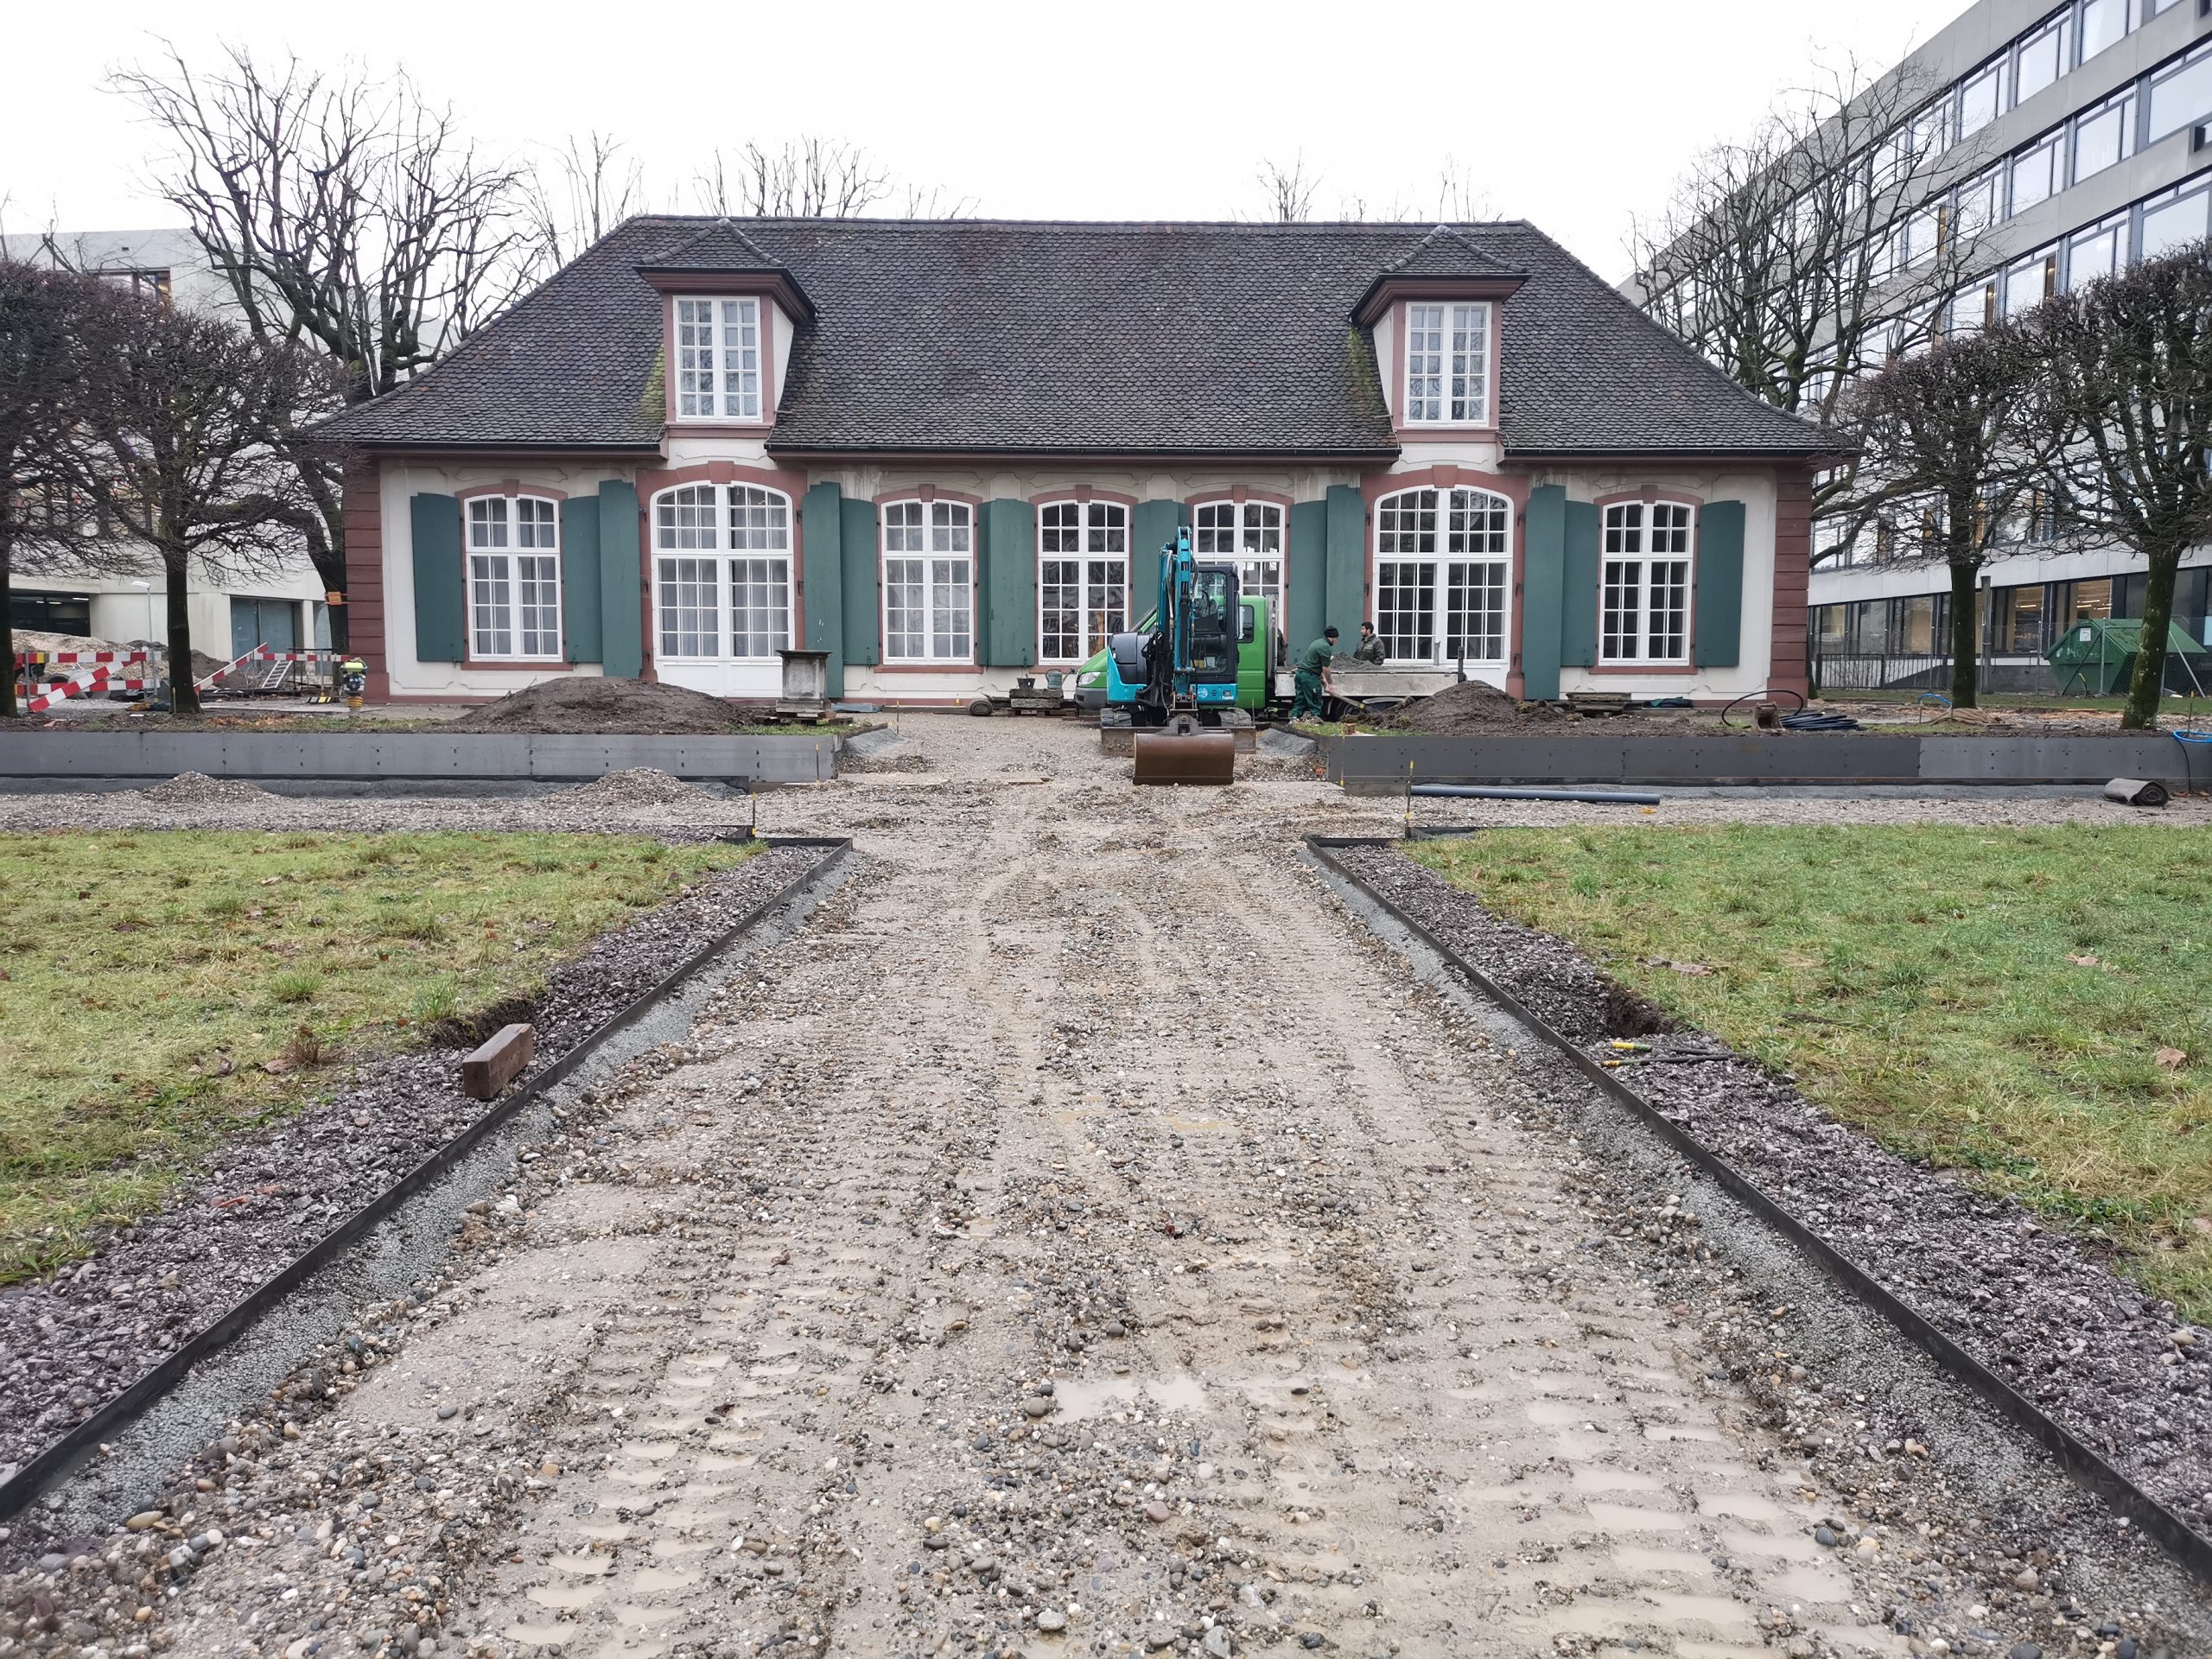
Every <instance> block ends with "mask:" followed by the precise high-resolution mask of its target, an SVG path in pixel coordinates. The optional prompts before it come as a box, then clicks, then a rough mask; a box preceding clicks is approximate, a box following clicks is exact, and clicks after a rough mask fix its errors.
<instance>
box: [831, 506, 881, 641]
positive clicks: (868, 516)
mask: <svg viewBox="0 0 2212 1659" xmlns="http://www.w3.org/2000/svg"><path fill="white" fill-rule="evenodd" d="M839 522H840V524H842V529H843V532H844V554H845V571H844V589H845V661H846V663H847V664H858V663H866V664H869V665H871V666H873V665H874V664H876V663H879V662H880V661H882V660H883V658H882V652H881V651H880V648H879V646H880V629H879V628H878V627H877V626H876V617H877V615H878V613H879V612H880V609H881V607H882V602H883V598H882V589H881V588H880V586H879V583H880V582H881V580H882V573H883V567H882V565H881V564H880V563H879V562H878V560H877V556H876V545H877V544H876V538H875V503H874V502H873V501H848V502H846V503H845V507H844V514H843V517H842V519H841V520H840V521H839Z"/></svg>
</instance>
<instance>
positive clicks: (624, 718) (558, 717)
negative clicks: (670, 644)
mask: <svg viewBox="0 0 2212 1659" xmlns="http://www.w3.org/2000/svg"><path fill="white" fill-rule="evenodd" d="M737 723H738V720H737V710H736V709H734V707H732V706H731V705H730V704H729V703H728V702H724V701H723V700H722V699H721V698H720V697H713V696H708V695H707V694H706V693H705V692H704V691H694V690H690V688H689V687H688V686H681V685H658V684H652V683H648V682H646V681H644V680H609V679H602V678H600V677H596V676H594V677H589V678H563V679H557V680H548V681H546V682H545V683H543V684H542V685H533V686H531V688H530V689H529V690H525V691H516V692H512V693H510V694H509V695H508V696H504V697H501V698H500V699H499V701H498V702H487V703H486V704H485V705H484V706H483V707H482V708H480V709H471V710H470V711H469V712H468V713H467V714H465V715H461V717H460V718H459V719H458V720H452V721H447V722H446V729H447V730H448V731H453V732H553V733H562V734H575V735H577V736H586V737H589V736H614V735H620V734H639V735H643V736H649V737H688V736H701V735H707V734H713V733H715V732H727V731H728V730H729V729H730V728H733V727H734V726H735V725H736V724H737Z"/></svg>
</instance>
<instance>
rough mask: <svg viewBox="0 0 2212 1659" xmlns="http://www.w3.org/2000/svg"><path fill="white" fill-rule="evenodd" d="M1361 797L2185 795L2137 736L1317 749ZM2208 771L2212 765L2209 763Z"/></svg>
mask: <svg viewBox="0 0 2212 1659" xmlns="http://www.w3.org/2000/svg"><path fill="white" fill-rule="evenodd" d="M1316 741H1318V742H1319V745H1320V747H1321V753H1322V756H1323V760H1324V762H1325V766H1326V767H1327V777H1328V780H1329V781H1330V782H1331V783H1332V784H1341V785H1344V788H1345V789H1346V790H1347V791H1351V792H1352V793H1362V792H1376V793H1387V792H1389V791H1391V790H1394V789H1402V788H1404V787H1405V785H1406V784H1407V783H1408V781H1409V780H1410V781H1412V782H1414V783H1422V784H1533V785H1551V784H1600V785H1604V784H1647V785H1648V784H1677V785H1698V786H1701V787H1711V786H1714V785H1761V784H1890V785H1897V784H2101V783H2104V782H2106V781H2107V780H2108V779H2113V778H2145V779H2157V780H2158V781H2159V782H2161V783H2165V784H2169V785H2174V786H2176V787H2178V786H2180V785H2182V783H2183V779H2184V776H2185V768H2184V765H2183V750H2182V746H2181V745H2180V744H2179V743H2177V742H2176V741H2174V740H2173V738H2172V737H2171V736H2170V735H2168V734H2164V733H2160V734H2156V735H2151V734H2145V735H2143V736H2137V737H2001V736H1999V737H1921V736H1916V735H1913V734H1910V733H1906V734H1896V735H1892V734H1889V733H1885V732H1822V733H1813V734H1782V735H1779V736H1775V735H1764V734H1751V733H1746V734H1743V735H1741V736H1729V737H1665V736H1657V735H1649V736H1642V737H1598V736H1592V737H1583V736H1573V737H1567V736H1550V735H1546V736H1541V737H1539V736H1529V737H1420V736H1403V737H1400V736H1369V735H1363V734H1355V735H1350V736H1334V737H1323V738H1319V739H1317V740H1316ZM2196 770H2197V771H2198V772H2204V771H2205V770H2206V767H2205V766H2203V765H2202V763H2200V764H2199V766H2197V768H2196Z"/></svg>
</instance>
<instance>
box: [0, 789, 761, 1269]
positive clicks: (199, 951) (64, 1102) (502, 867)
mask: <svg viewBox="0 0 2212 1659" xmlns="http://www.w3.org/2000/svg"><path fill="white" fill-rule="evenodd" d="M747 855H748V850H747V849H742V848H737V847H731V846H727V845H721V844H716V845H709V846H696V847H671V846H668V845H666V844H664V843H663V842H658V841H654V840H649V839H644V838H638V837H631V836H558V835H463V834H450V835H424V836H397V835H395V836H347V835H302V834H291V835H255V834H232V833H219V832H203V831H199V830H158V831H143V832H138V833H135V834H131V835H128V836H118V837H109V838H102V837H99V836H86V835H78V834H69V835H51V836H22V835H17V836H0V909H4V911H5V913H6V914H7V916H8V918H9V923H10V926H9V941H8V948H7V950H6V951H5V953H4V954H0V969H5V975H4V977H0V1284H4V1283H9V1282H12V1281H16V1280H19V1279H22V1278H25V1277H28V1276H29V1275H32V1274H37V1273H41V1272H43V1271H46V1270H48V1269H49V1268H53V1267H54V1266H57V1265H58V1264H60V1262H65V1261H67V1260H68V1259H70V1258H71V1257H72V1256H73V1255H78V1254H79V1253H81V1252H82V1251H83V1249H85V1248H86V1244H87V1243H88V1241H89V1239H90V1237H91V1236H92V1232H93V1230H95V1229H97V1228H98V1227H99V1226H100V1225H101V1224H108V1223H113V1222H118V1221H122V1220H124V1219H127V1218H129V1217H131V1216H134V1215H137V1214H142V1213H143V1212H144V1211H147V1210H148V1209H149V1208H151V1207H153V1206H154V1205H156V1204H158V1203H159V1202H160V1201H161V1198H162V1195H163V1194H164V1193H165V1192H167V1191H168V1188H169V1187H170V1185H173V1184H174V1183H175V1181H176V1180H177V1179H180V1178H181V1175H182V1174H183V1173H185V1172H186V1171H187V1170H188V1168H189V1167H190V1166H191V1160H193V1158H194V1156H195V1155H196V1154H200V1153H202V1152H204V1151H205V1150H206V1149H207V1147H210V1146H211V1145H213V1143H214V1142H215V1141H217V1140H218V1139H219V1138H220V1137H221V1136H222V1135H224V1134H225V1133H226V1132H227V1131H230V1130H233V1129H237V1128H243V1127H249V1126H251V1125H253V1124H257V1123H260V1122H266V1121H268V1120H270V1118H272V1117H276V1116H282V1115H283V1114H284V1113H286V1112H288V1111H289V1110H291V1109H294V1108H296V1106H297V1105H298V1103H300V1101H301V1099H302V1096H303V1095H307V1094H311V1093H312V1092H314V1091H315V1090H316V1089H318V1088H319V1087H322V1086H325V1085H323V1084H321V1083H319V1082H318V1080H317V1079H316V1078H315V1077H314V1075H313V1073H314V1071H315V1068H316V1067H318V1066H321V1065H329V1064H331V1063H332V1062H334V1061H335V1060H338V1059H340V1058H349V1059H358V1058H366V1057H370V1056H374V1055H377V1054H380V1053H385V1052H391V1051H392V1050H394V1049H397V1048H400V1047H403V1046H408V1045H410V1044H412V1043H416V1042H418V1041H420V1040H422V1028H423V1027H430V1026H435V1025H436V1024H437V1022H439V1021H441V1020H451V1019H453V1018H454V1017H456V1016H461V1015H467V1014H474V1012H475V1011H476V1010H479V1009H481V1008H484V1007H487V1006H489V1005H490V1004H492V1003H493V1002H496V1001H500V1000H502V999H504V998H508V997H514V996H525V997H526V996H530V995H534V994H535V993H536V992H537V990H538V989H539V988H541V987H542V986H543V982H544V978H545V975H546V972H547V970H548V969H550V968H551V967H552V966H554V965H555V964H556V963H558V962H560V961H562V960H563V959H565V958H567V957H570V956H572V955H574V954H575V951H576V950H578V949H580V948H581V947H582V945H583V944H585V943H586V942H587V941H588V940H589V939H590V938H592V937H593V936H594V935H595V934H598V933H600V932H602V931H605V930H606V929H607V928H608V927H610V926H613V925H616V924H618V923H620V922H621V921H622V920H623V919H624V918H626V917H628V916H630V915H632V914H634V913H635V912H638V911H639V910H642V909H645V908H647V907H649V906H654V905H658V904H659V903H661V902H662V901H663V900H664V899H667V898H668V897H669V896H671V894H672V893H676V892H677V891H678V890H680V889H682V888H683V887H688V886H690V885H691V884H692V883H693V882H695V881H696V880H699V879H700V878H701V877H702V876H703V875H705V874H708V873H709V872H710V871H712V870H714V869H716V868H721V867H724V866H728V865H731V864H736V863H741V862H742V861H744V859H745V858H746V857H747Z"/></svg>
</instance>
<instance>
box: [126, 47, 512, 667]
mask: <svg viewBox="0 0 2212 1659" xmlns="http://www.w3.org/2000/svg"><path fill="white" fill-rule="evenodd" d="M115 85H116V86H117V87H118V90H120V91H122V92H126V93H128V94H129V95H130V96H131V97H132V98H133V99H136V100H137V103H138V104H139V105H140V106H141V107H142V108H143V109H144V110H145V111H146V112H147V114H148V116H149V117H150V118H151V119H152V121H153V123H154V124H155V125H156V127H157V128H158V129H160V130H161V131H162V134H163V136H164V137H166V138H167V139H168V143H169V145H170V155H169V157H168V161H167V162H165V163H164V164H163V167H162V171H161V172H160V173H159V174H158V175H157V183H158V186H159V188H160V189H161V191H162V194H163V195H164V196H166V197H167V198H168V200H169V201H170V203H171V204H173V205H174V206H175V207H176V208H177V209H178V210H179V211H180V212H181V213H183V214H184V216H185V220H186V223H187V224H188V226H190V227H191V230H192V232H193V235H194V237H195V238H197V239H198V241H199V243H200V246H201V247H202V248H203V249H204V250H205V251H206V252H207V257H208V259H209V261H210V263H211V264H213V266H214V269H215V270H216V271H217V273H218V274H219V275H220V276H221V277H223V278H224V279H225V281H226V283H228V285H229V288H230V290H231V296H232V299H233V300H234V301H235V302H236V303H237V306H238V312H239V315H240V317H241V319H242V321H243V322H244V325H245V330H246V332H247V333H248V334H249V335H250V336H251V338H252V339H253V340H256V341H257V342H260V343H261V344H263V345H264V346H276V345H278V344H282V343H303V344H306V345H308V346H311V347H312V348H313V349H315V350H316V351H318V352H320V353H321V354H322V355H323V356H324V357H326V358H327V359H329V360H330V361H331V362H332V363H334V364H335V365H338V367H339V369H340V373H341V375H342V377H343V380H342V385H343V394H344V397H345V399H346V402H348V403H359V402H361V401H364V400H365V399H367V398H370V397H375V396H377V395H378V393H380V392H385V391H391V389H392V388H393V387H394V386H396V385H399V384H400V383H401V382H402V381H404V380H405V379H406V378H409V377H410V376H411V375H413V374H414V373H416V372H417V371H418V370H420V369H422V368H423V367H424V366H426V365H429V364H430V363H432V362H434V361H435V360H436V359H438V358H439V357H441V356H442V355H443V354H444V353H446V352H448V351H449V350H450V349H452V347H453V346H454V345H455V344H456V343H458V342H459V341H460V340H461V339H462V338H463V337H464V336H466V335H467V334H469V333H470V332H471V331H472V330H473V329H474V328H476V327H478V326H479V325H480V324H481V323H483V322H485V321H487V320H488V319H489V318H491V317H492V316H493V315H497V314H498V313H499V311H500V310H501V309H503V308H505V306H506V305H507V304H508V303H509V302H511V301H512V299H513V298H514V297H515V296H517V295H518V294H519V293H520V292H521V291H522V290H523V289H524V287H525V286H526V285H527V284H528V283H530V282H531V281H532V280H534V279H535V277H536V276H537V272H538V270H539V267H540V260H541V257H542V253H543V250H542V248H541V247H540V245H539V242H538V238H537V233H536V227H535V226H534V224H533V222H532V219H531V212H530V197H529V192H528V188H527V186H528V182H529V181H528V179H527V177H526V175H525V174H524V171H523V169H521V168H518V167H516V166H513V165H510V164H507V163H505V162H493V161H489V160H486V158H485V157H483V156H480V154H479V153H478V152H477V150H476V149H475V147H474V145H473V144H472V143H469V141H468V140H467V138H465V137H463V136H462V135H461V131H460V130H459V128H458V126H457V124H456V123H455V121H454V117H453V114H452V111H450V110H448V109H444V108H439V107H435V106H433V105H430V104H429V103H428V102H427V101H426V100H425V99H423V95H422V93H421V92H419V91H418V90H417V89H416V86H414V84H413V83H412V82H411V81H410V80H409V79H407V78H406V77H405V76H404V75H400V76H397V77H395V78H393V79H390V80H376V79H370V78H368V77H367V76H365V74H363V73H359V72H355V71H349V72H347V73H345V74H343V75H341V76H338V77H331V76H327V75H324V74H322V73H318V72H316V71H314V70H311V69H309V68H308V67H304V66H303V65H302V64H301V63H300V62H299V61H298V60H296V59H289V58H288V59H286V60H284V61H283V62H282V63H281V64H278V65H276V66H274V67H270V68H267V69H264V67H262V66H261V65H259V64H257V63H256V62H255V60H253V58H252V57H251V54H248V53H247V52H246V51H245V50H244V49H243V48H232V49H231V50H230V51H229V52H228V54H227V55H226V60H225V61H224V63H223V64H222V65H221V66H220V67H219V68H218V69H217V70H216V71H215V72H213V73H209V74H204V75H203V74H197V73H194V71H193V70H192V69H191V68H190V67H189V66H188V65H187V64H186V63H185V61H184V60H183V59H182V57H181V56H180V55H179V54H177V53H176V52H175V49H174V48H172V49H171V50H170V51H169V53H168V58H167V60H166V61H165V62H164V63H162V65H161V66H160V67H158V68H155V69H140V70H133V71H130V72H127V73H122V74H119V75H118V76H117V77H116V78H115ZM280 442H283V443H284V444H285V446H286V448H285V454H286V455H287V458H288V459H289V461H290V462H291V463H292V465H293V466H294V467H296V470H297V471H298V473H299V476H300V481H301V484H302V487H303V488H304V489H305V490H306V491H307V492H308V494H309V495H310V496H311V497H312V499H314V501H315V506H316V509H317V512H318V513H319V515H320V518H321V523H320V524H315V525H310V526H308V529H307V532H306V534H307V550H308V555H309V556H310V557H311V558H312V559H313V560H314V563H315V569H316V570H317V571H318V572H319V573H320V574H321V576H322V579H323V582H324V584H325V585H326V587H327V588H330V589H332V590H334V591H340V590H342V589H343V588H344V587H345V585H346V570H345V550H344V549H345V543H344V537H343V520H342V516H341V512H340V500H339V466H338V462H337V460H336V458H335V457H334V456H333V455H332V454H329V453H328V452H327V451H326V450H324V449H321V448H316V447H315V446H312V445H309V444H306V443H302V442H297V441H296V440H294V439H292V438H289V437H286V438H284V439H282V440H280ZM334 623H335V626H336V627H337V628H338V629H340V630H342V629H343V626H344V616H343V613H342V611H340V613H337V614H336V615H335V617H334ZM337 643H338V644H339V645H340V646H341V647H342V645H343V644H344V637H343V634H342V632H340V635H339V638H338V640H337Z"/></svg>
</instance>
